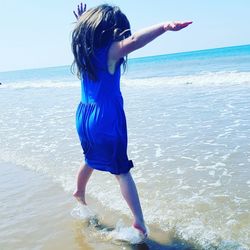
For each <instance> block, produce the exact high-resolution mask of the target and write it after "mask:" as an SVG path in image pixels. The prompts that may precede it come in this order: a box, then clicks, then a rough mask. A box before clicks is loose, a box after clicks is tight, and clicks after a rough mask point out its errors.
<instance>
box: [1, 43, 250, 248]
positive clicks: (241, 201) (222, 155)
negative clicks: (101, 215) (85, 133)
mask: <svg viewBox="0 0 250 250" xmlns="http://www.w3.org/2000/svg"><path fill="white" fill-rule="evenodd" d="M0 82H1V83H2V85H0V95H1V98H0V113H1V116H0V145H1V150H0V164H2V166H6V164H11V166H12V167H11V171H12V172H15V174H13V177H15V179H13V178H11V176H10V174H9V171H7V170H5V171H3V170H2V171H3V172H2V176H1V180H2V181H1V183H2V184H1V185H3V187H5V188H4V194H3V193H2V195H0V198H1V199H2V201H1V203H2V202H3V204H5V205H4V206H1V208H0V217H1V220H2V218H4V219H3V220H2V221H3V222H2V224H1V225H0V230H1V232H4V234H2V236H0V242H2V244H3V245H2V247H1V243H0V248H1V249H18V248H15V246H17V244H18V245H19V246H20V241H21V239H20V241H19V242H17V241H15V240H13V239H14V237H15V235H16V234H18V230H17V229H18V228H22V223H20V222H18V219H15V212H14V211H15V205H13V206H8V205H7V204H8V202H9V199H12V197H13V196H14V197H16V196H17V198H15V199H24V198H23V196H24V194H26V193H29V190H32V189H33V188H32V187H33V185H35V188H36V191H37V192H39V188H38V187H40V188H41V190H43V188H44V186H48V185H50V186H53V188H50V190H55V189H58V190H57V191H58V192H57V193H58V194H60V195H59V196H60V197H61V196H63V195H65V197H67V198H65V199H66V200H67V201H68V203H67V205H65V209H66V210H65V209H64V210H63V212H61V214H59V215H58V220H62V218H61V217H62V215H64V214H65V213H66V214H70V210H71V207H70V205H69V203H70V202H71V201H70V199H69V198H68V196H69V195H70V194H71V193H72V192H73V190H74V187H75V175H76V171H77V169H78V167H79V164H80V162H81V161H82V160H83V155H82V151H81V147H80V143H79V141H78V137H77V133H76V129H75V112H76V108H77V105H78V103H79V101H80V83H79V80H78V79H77V77H76V76H75V75H73V74H72V73H71V71H70V66H63V67H53V68H43V69H31V70H23V71H12V72H1V73H0ZM121 89H122V93H123V97H124V108H125V112H126V116H127V126H128V155H129V158H130V159H131V160H133V162H134V165H135V167H134V168H133V169H132V171H131V172H132V175H133V176H134V179H135V182H136V184H137V187H138V191H139V195H140V199H141V203H142V207H143V211H144V216H145V220H146V223H147V225H149V227H151V228H156V229H157V230H159V231H160V232H161V235H163V238H164V237H165V236H166V238H168V240H169V241H168V243H166V244H170V245H171V244H174V242H176V241H178V242H181V243H180V245H179V246H178V247H179V248H177V247H176V248H174V245H173V248H171V249H230V250H234V249H249V248H250V199H249V197H250V169H249V167H250V45H244V46H234V47H225V48H217V49H209V50H200V51H192V52H183V53H177V54H169V55H159V56H152V57H144V58H134V59H129V61H128V66H127V70H126V72H125V73H124V74H123V75H122V79H121ZM2 169H6V167H5V168H4V167H3V168H2ZM15 169H16V170H15ZM27 171H28V172H27ZM12 172H11V173H12ZM17 173H18V174H17ZM27 175H28V177H27ZM29 175H31V177H30V178H29ZM18 176H19V177H18ZM22 176H26V177H25V178H26V179H27V181H26V182H25V185H29V186H28V187H26V188H25V189H24V190H25V192H24V193H20V194H18V195H16V196H15V190H11V187H12V186H15V185H17V183H18V182H19V181H22V182H23V178H22ZM5 177H6V178H5ZM35 179H37V181H38V183H41V185H38V183H37V182H36V181H35ZM44 179H46V180H44ZM44 182H45V183H46V185H43V184H42V183H44ZM20 183H21V182H20ZM23 185H24V184H23ZM7 187H8V188H7ZM20 187H22V185H21V184H20V185H19V188H20ZM10 190H11V191H10ZM52 193H53V192H52ZM87 193H88V197H89V199H91V200H92V201H94V202H93V203H95V204H98V208H97V209H99V210H98V211H108V212H112V214H114V216H116V218H118V219H119V218H120V217H122V216H125V217H127V218H131V215H130V212H129V209H128V208H127V205H126V203H125V202H124V201H123V200H122V198H121V194H120V191H119V188H118V184H117V182H116V181H115V179H114V178H112V176H111V175H110V174H107V173H102V172H95V173H94V175H93V177H91V179H90V183H89V184H88V187H87ZM46 195H47V196H49V195H50V192H48V191H46V189H45V190H44V192H43V196H46ZM26 198H27V197H26ZM47 199H48V198H47ZM60 199H62V198H60ZM32 201H33V199H30V200H29V199H28V200H27V201H26V200H25V201H24V202H23V203H25V204H27V203H29V205H30V206H31V207H32V208H31V210H32V209H33V210H35V208H36V205H37V204H36V202H34V201H33V203H32ZM12 202H13V201H12ZM46 202H48V204H47V206H50V205H52V204H53V201H52V200H49V201H47V200H46ZM20 204H22V203H21V202H20ZM23 206H24V205H23ZM67 209H68V210H67ZM33 210H32V211H33ZM25 211H26V210H25ZM25 211H24V212H22V211H21V210H20V213H23V214H24V215H23V216H24V217H25V216H26V217H25V218H27V220H29V216H30V212H25ZM27 211H30V210H27ZM25 214H26V215H25ZM10 216H12V217H11V218H13V220H12V221H11V222H10V219H9V218H10ZM50 216H51V215H50ZM59 217H60V218H59ZM43 219H44V217H43ZM27 220H25V221H26V222H27ZM54 220H56V219H55V218H54ZM67 220H68V223H64V230H66V229H65V227H66V226H67V227H69V228H70V227H73V225H72V224H71V223H70V218H67ZM15 221H16V223H15ZM57 222H58V221H57ZM18 223H19V224H18ZM30 223H31V222H30ZM65 224H66V226H65ZM26 226H27V227H29V226H30V227H31V225H30V224H27V225H26ZM58 227H59V226H58ZM61 230H62V229H61ZM68 230H69V229H68ZM31 231H32V230H31ZM45 232H46V230H45ZM79 232H80V229H79V230H78V231H77V234H78V236H77V237H78V238H79V237H86V235H85V236H83V235H82V236H79V234H81V233H79ZM1 237H2V238H1ZM64 237H65V236H64ZM72 237H73V236H72ZM89 237H90V236H89ZM49 240H50V238H49V237H44V238H40V241H37V242H36V243H35V242H33V243H32V242H29V243H27V245H25V243H22V244H23V247H22V249H49V248H43V246H44V245H46V244H48V242H49ZM78 240H79V239H78ZM85 240H86V239H85ZM91 240H93V239H92V238H91ZM91 240H89V241H91ZM102 240H103V241H105V239H103V238H102ZM102 240H100V239H98V240H95V241H96V242H95V244H94V246H92V248H90V249H105V248H104V246H103V245H102V244H103V242H102ZM157 240H158V238H157V237H156V239H154V244H156V243H157ZM86 241H88V236H87V240H86ZM24 242H25V241H24ZM26 242H27V241H26ZM155 242H156V243H155ZM15 244H16V245H15ZM32 244H33V245H32ZM68 244H69V245H70V244H71V243H68ZM86 244H87V243H86ZM89 244H90V243H89ZM105 244H107V245H105V246H106V247H107V249H134V248H131V246H127V245H122V247H123V248H121V245H119V246H117V245H115V244H113V243H112V242H108V243H107V242H106V243H105ZM146 244H147V242H146ZM152 244H153V243H151V248H150V243H149V248H150V249H170V248H164V246H162V245H161V246H160V244H158V245H157V246H158V248H156V247H155V248H152ZM38 245H39V246H40V248H39V247H38V248H36V247H37V246H38ZM69 245H68V246H67V244H66V245H64V247H65V248H64V249H74V248H73V247H72V245H71V247H70V246H69ZM100 246H102V247H100ZM111 246H112V247H111ZM154 246H156V245H154ZM166 246H167V245H166ZM190 246H191V247H190ZM188 247H189V248H188ZM20 249H21V248H20ZM51 249H52V248H51ZM61 249H63V248H61ZM75 249H77V248H75ZM82 249H87V248H82ZM145 249H146V248H145Z"/></svg>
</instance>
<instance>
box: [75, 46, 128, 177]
mask: <svg viewBox="0 0 250 250" xmlns="http://www.w3.org/2000/svg"><path fill="white" fill-rule="evenodd" d="M109 48H110V45H109V46H107V47H104V48H101V49H99V50H98V51H96V56H95V58H94V66H95V68H96V69H97V75H98V80H97V81H93V80H91V79H90V78H89V77H88V76H87V75H86V74H83V77H82V78H83V79H82V82H81V92H82V95H81V102H80V104H79V106H78V108H77V112H76V128H77V132H78V135H79V139H80V142H81V146H82V149H83V153H84V155H85V162H86V163H87V164H88V166H90V167H91V168H94V169H98V170H102V171H108V172H110V173H112V174H117V175H118V174H122V173H127V172H128V171H129V170H130V169H131V168H132V167H133V163H132V161H131V160H129V159H128V156H127V126H126V117H125V113H124V109H123V98H122V94H121V91H120V76H121V72H120V66H121V62H119V63H118V65H117V66H116V69H115V72H114V74H110V73H109V71H108V51H109Z"/></svg>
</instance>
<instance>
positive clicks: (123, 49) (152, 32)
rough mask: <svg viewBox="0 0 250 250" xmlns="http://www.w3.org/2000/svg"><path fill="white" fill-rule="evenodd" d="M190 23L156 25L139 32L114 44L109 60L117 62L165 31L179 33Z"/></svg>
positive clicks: (177, 22)
mask: <svg viewBox="0 0 250 250" xmlns="http://www.w3.org/2000/svg"><path fill="white" fill-rule="evenodd" d="M191 23H192V22H179V21H176V22H170V23H162V24H157V25H154V26H151V27H148V28H145V29H143V30H140V31H138V32H136V33H134V34H133V35H132V36H130V37H128V38H126V39H124V40H122V41H119V42H114V43H113V44H112V46H111V48H110V51H109V59H110V60H111V61H118V60H119V59H120V58H122V57H124V56H126V55H127V54H129V53H131V52H133V51H135V50H137V49H140V48H142V47H143V46H145V45H146V44H148V43H150V42H151V41H153V40H154V39H155V38H157V37H158V36H160V35H162V34H163V33H165V32H166V31H179V30H181V29H183V28H185V27H187V26H188V25H190V24H191Z"/></svg>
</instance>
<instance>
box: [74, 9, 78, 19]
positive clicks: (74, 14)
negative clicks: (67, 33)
mask: <svg viewBox="0 0 250 250" xmlns="http://www.w3.org/2000/svg"><path fill="white" fill-rule="evenodd" d="M73 13H74V15H75V17H76V19H78V15H77V14H76V12H75V11H73Z"/></svg>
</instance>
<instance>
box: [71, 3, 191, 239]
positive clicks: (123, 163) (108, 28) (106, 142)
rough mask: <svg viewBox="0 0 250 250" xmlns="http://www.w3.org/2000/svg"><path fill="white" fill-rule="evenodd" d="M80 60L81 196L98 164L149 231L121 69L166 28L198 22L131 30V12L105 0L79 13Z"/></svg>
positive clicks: (76, 46)
mask: <svg viewBox="0 0 250 250" xmlns="http://www.w3.org/2000/svg"><path fill="white" fill-rule="evenodd" d="M74 14H75V16H76V18H77V23H76V27H75V29H74V30H73V33H72V51H73V54H74V65H75V66H76V68H77V74H78V76H79V78H80V79H81V102H80V104H79V106H78V109H77V112H76V127H77V132H78V135H79V139H80V142H81V146H82V149H83V152H84V155H85V164H84V165H82V166H81V167H80V169H79V171H78V174H77V187H76V190H75V192H74V194H73V195H74V196H75V197H76V199H77V200H78V201H79V202H80V203H82V204H83V205H86V200H85V189H86V185H87V182H88V180H89V178H90V176H91V174H92V172H93V170H94V169H97V170H101V171H106V172H109V173H111V174H113V175H114V176H115V177H116V179H117V180H118V182H119V184H120V189H121V193H122V195H123V197H124V199H125V200H126V202H127V204H128V206H129V208H130V209H131V212H132V214H133V217H134V221H133V227H134V228H135V229H137V230H138V231H139V232H140V233H141V234H142V235H143V236H144V237H147V230H146V226H145V223H144V218H143V213H142V209H141V205H140V201H139V197H138V193H137V189H136V186H135V183H134V181H133V178H132V176H131V174H130V169H131V168H132V167H133V163H132V161H131V160H129V159H128V156H127V127H126V118H125V114H124V109H123V98H122V94H121V91H120V74H121V72H120V68H121V65H123V66H125V65H126V57H127V55H128V54H129V53H131V52H132V51H135V50H137V49H139V48H141V47H143V46H145V45H146V44H148V43H149V42H151V41H152V40H154V39H155V38H157V37H158V36H160V35H162V34H163V33H165V32H166V31H178V30H181V29H183V28H185V27H187V26H188V25H189V24H191V23H192V22H166V23H161V24H157V25H154V26H151V27H148V28H146V29H143V30H140V31H138V32H136V33H134V34H131V31H130V24H129V21H128V19H127V17H126V16H125V15H124V14H123V13H122V12H121V10H120V9H119V8H118V7H116V6H110V5H107V4H103V5H100V6H97V7H95V8H91V9H89V10H86V5H84V7H83V5H82V4H81V5H79V6H78V11H77V13H76V12H74Z"/></svg>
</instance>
